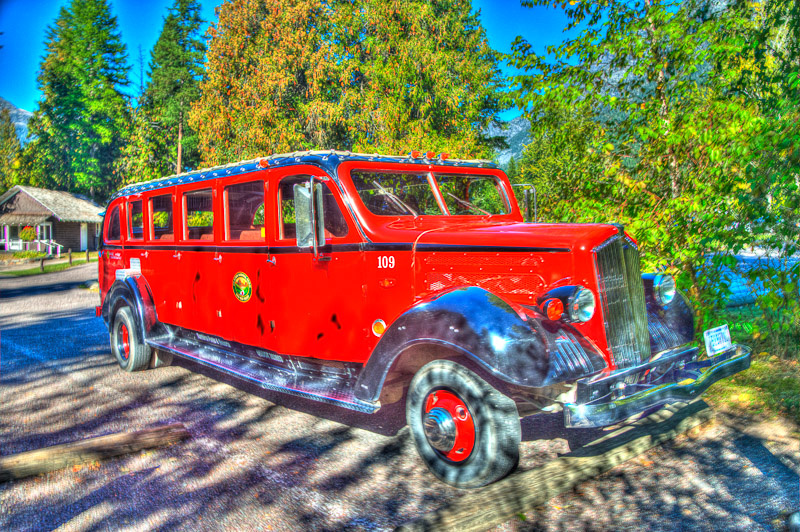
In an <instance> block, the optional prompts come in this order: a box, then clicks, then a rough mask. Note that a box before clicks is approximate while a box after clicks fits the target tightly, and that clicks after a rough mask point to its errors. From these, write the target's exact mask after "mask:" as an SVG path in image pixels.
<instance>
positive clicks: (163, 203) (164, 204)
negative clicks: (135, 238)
mask: <svg viewBox="0 0 800 532" xmlns="http://www.w3.org/2000/svg"><path fill="white" fill-rule="evenodd" d="M150 213H151V214H150V221H151V225H152V227H153V234H152V239H153V240H167V241H170V240H174V234H175V233H174V232H173V230H172V194H166V195H164V196H156V197H154V198H153V199H151V200H150Z"/></svg>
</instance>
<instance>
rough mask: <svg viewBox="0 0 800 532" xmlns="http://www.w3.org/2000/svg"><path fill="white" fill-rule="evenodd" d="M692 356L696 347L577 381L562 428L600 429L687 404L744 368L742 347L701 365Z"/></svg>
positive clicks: (747, 358)
mask: <svg viewBox="0 0 800 532" xmlns="http://www.w3.org/2000/svg"><path fill="white" fill-rule="evenodd" d="M697 353H698V348H697V347H689V348H678V349H674V350H671V351H668V352H666V353H663V354H662V355H661V356H660V357H659V358H658V359H656V360H653V361H651V362H647V363H645V364H641V365H639V366H636V367H633V368H625V369H623V370H617V371H613V372H610V373H608V374H601V375H599V376H594V377H590V378H587V379H583V380H580V381H578V389H577V397H576V401H575V403H567V404H565V405H564V423H565V425H566V426H567V427H581V428H583V427H604V426H607V425H613V424H615V423H619V422H620V421H624V420H625V419H627V418H629V417H631V416H634V415H636V414H640V413H642V412H644V411H646V410H649V409H651V408H654V407H657V406H663V405H665V404H668V403H675V402H679V401H685V402H688V401H691V400H693V399H695V398H697V397H699V396H700V394H702V393H703V392H704V391H705V390H706V389H707V388H708V387H709V386H711V385H712V384H714V383H715V382H717V381H718V380H720V379H724V378H725V377H729V376H731V375H734V374H736V373H738V372H740V371H742V370H744V369H747V368H749V367H750V348H749V347H747V346H743V345H734V346H733V347H731V348H730V349H729V350H727V351H725V352H723V353H720V354H718V355H716V356H713V357H708V358H705V359H703V360H697ZM631 380H635V383H630V381H631Z"/></svg>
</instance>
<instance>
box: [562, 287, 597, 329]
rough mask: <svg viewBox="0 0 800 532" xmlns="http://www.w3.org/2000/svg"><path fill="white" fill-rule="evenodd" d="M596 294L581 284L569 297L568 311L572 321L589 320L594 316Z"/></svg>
mask: <svg viewBox="0 0 800 532" xmlns="http://www.w3.org/2000/svg"><path fill="white" fill-rule="evenodd" d="M594 308H595V299H594V294H593V293H592V291H591V290H589V289H588V288H584V287H582V286H579V287H578V288H577V290H575V292H573V293H572V295H571V296H570V298H569V303H568V305H567V311H568V312H569V319H570V320H572V321H579V322H584V321H589V320H590V319H592V316H594Z"/></svg>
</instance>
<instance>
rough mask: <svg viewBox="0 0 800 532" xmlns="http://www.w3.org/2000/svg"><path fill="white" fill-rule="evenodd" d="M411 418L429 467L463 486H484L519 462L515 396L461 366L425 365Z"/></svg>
mask: <svg viewBox="0 0 800 532" xmlns="http://www.w3.org/2000/svg"><path fill="white" fill-rule="evenodd" d="M406 420H407V422H408V426H409V428H410V429H411V434H412V436H413V437H414V442H415V443H416V445H417V451H418V452H419V454H420V456H421V457H422V459H423V460H424V461H425V464H426V465H427V466H428V468H429V469H430V470H431V471H432V472H433V474H434V475H436V476H437V477H439V479H441V480H443V481H444V482H446V483H448V484H451V485H453V486H456V487H458V488H476V487H479V486H485V485H486V484H490V483H492V482H494V481H496V480H499V479H501V478H503V477H504V476H505V475H507V474H508V473H509V472H510V471H511V470H512V469H513V468H514V467H515V466H516V464H517V461H518V459H519V442H520V438H521V433H520V424H519V414H518V412H517V407H516V405H515V404H514V401H512V400H511V399H510V398H508V397H506V396H505V395H503V394H502V393H500V392H498V391H497V390H496V389H494V388H493V387H492V386H491V385H490V384H489V383H487V382H486V381H484V380H483V379H481V378H480V377H479V376H478V375H476V374H475V373H473V372H472V371H470V370H468V369H467V368H465V367H464V366H462V365H460V364H456V363H455V362H451V361H449V360H436V361H434V362H430V363H429V364H426V365H425V366H423V367H422V368H421V369H420V370H419V371H418V372H417V374H416V375H415V376H414V378H413V379H412V380H411V384H410V386H409V390H408V399H407V401H406Z"/></svg>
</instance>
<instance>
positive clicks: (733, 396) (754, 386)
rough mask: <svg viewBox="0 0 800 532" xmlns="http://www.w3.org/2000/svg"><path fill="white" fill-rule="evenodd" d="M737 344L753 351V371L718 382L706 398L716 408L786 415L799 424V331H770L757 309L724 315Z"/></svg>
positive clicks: (740, 308) (730, 312) (735, 311)
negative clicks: (748, 347) (746, 346)
mask: <svg viewBox="0 0 800 532" xmlns="http://www.w3.org/2000/svg"><path fill="white" fill-rule="evenodd" d="M723 318H724V319H723V323H724V322H726V321H727V323H728V324H729V327H730V331H731V338H732V340H733V341H734V343H740V344H744V345H749V346H750V347H752V349H753V356H752V360H751V363H750V369H748V370H745V371H742V372H740V373H737V374H736V375H734V376H732V377H730V378H727V379H724V380H722V381H719V382H717V383H716V384H714V385H713V386H711V387H710V388H709V389H708V390H707V391H706V392H705V393H704V394H703V397H704V398H705V399H708V400H709V403H711V404H713V405H714V406H719V407H722V408H724V409H727V410H731V411H737V412H742V413H747V414H751V415H759V416H768V417H774V416H776V415H783V416H786V417H788V418H790V419H791V420H792V421H794V422H795V423H798V424H800V393H798V390H800V342H798V337H797V331H788V332H784V333H772V334H771V335H769V334H765V331H766V330H768V327H767V326H766V323H765V322H764V320H763V318H761V316H760V312H759V311H758V309H757V308H756V307H754V306H745V307H739V308H735V309H728V310H726V311H725V316H724V317H723Z"/></svg>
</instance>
